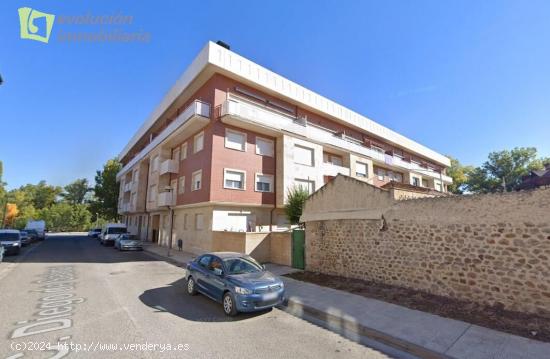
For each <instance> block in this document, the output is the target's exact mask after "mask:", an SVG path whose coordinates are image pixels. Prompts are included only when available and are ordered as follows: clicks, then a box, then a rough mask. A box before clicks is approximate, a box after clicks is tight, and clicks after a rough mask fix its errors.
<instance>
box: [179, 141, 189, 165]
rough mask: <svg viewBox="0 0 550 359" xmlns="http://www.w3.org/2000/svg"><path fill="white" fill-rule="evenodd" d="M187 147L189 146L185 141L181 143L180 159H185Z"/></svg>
mask: <svg viewBox="0 0 550 359" xmlns="http://www.w3.org/2000/svg"><path fill="white" fill-rule="evenodd" d="M187 147H189V144H188V143H187V141H185V142H184V143H182V144H181V152H180V161H183V160H185V159H187Z"/></svg>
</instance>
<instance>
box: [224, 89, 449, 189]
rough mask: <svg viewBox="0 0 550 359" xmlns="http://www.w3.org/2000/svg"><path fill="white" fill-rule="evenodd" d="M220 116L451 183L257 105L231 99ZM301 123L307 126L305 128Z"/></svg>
mask: <svg viewBox="0 0 550 359" xmlns="http://www.w3.org/2000/svg"><path fill="white" fill-rule="evenodd" d="M221 114H222V116H225V115H231V116H236V117H237V118H239V119H241V120H243V121H246V122H249V123H253V124H254V125H256V126H259V127H263V128H268V129H271V130H275V131H281V132H289V133H293V134H296V135H299V136H303V137H306V138H310V139H312V140H313V141H315V142H318V143H323V144H328V145H331V146H334V147H338V148H343V149H345V150H347V151H350V152H355V153H359V154H362V155H363V156H365V157H369V158H372V159H373V160H374V161H376V162H379V163H383V164H386V165H389V166H395V167H400V168H404V169H406V170H408V171H413V172H414V171H415V170H418V173H419V174H421V175H425V176H429V177H432V178H436V179H439V178H440V177H442V178H443V181H444V182H447V183H452V178H451V177H449V176H446V175H440V174H439V172H435V171H427V170H426V169H424V168H422V167H420V166H418V165H416V164H414V163H410V162H406V161H403V160H402V159H401V158H399V157H396V156H392V155H388V154H385V153H383V152H380V151H376V150H374V149H372V148H369V147H366V146H364V145H362V144H361V142H360V141H358V140H356V139H352V138H350V137H347V136H342V135H338V134H337V133H336V132H333V131H330V130H328V129H325V128H321V127H319V126H316V125H313V124H310V123H307V121H306V122H304V121H303V119H302V122H300V123H299V121H298V119H296V118H295V117H292V116H289V115H285V114H282V113H278V112H275V111H272V110H270V109H267V108H263V107H261V106H258V105H254V104H251V103H249V102H245V101H237V100H234V99H231V100H227V101H225V102H224V103H223V105H222V109H221ZM304 123H306V125H305V126H304Z"/></svg>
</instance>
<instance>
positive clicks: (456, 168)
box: [447, 156, 474, 194]
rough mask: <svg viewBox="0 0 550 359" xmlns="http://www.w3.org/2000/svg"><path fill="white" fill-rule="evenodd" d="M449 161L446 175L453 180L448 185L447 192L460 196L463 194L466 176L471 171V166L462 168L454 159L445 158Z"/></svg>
mask: <svg viewBox="0 0 550 359" xmlns="http://www.w3.org/2000/svg"><path fill="white" fill-rule="evenodd" d="M447 157H449V159H450V160H451V166H450V167H449V168H448V169H447V175H448V176H449V177H451V178H452V179H453V183H452V184H450V185H448V189H449V192H451V193H455V194H461V193H463V192H464V189H465V187H466V182H467V181H468V174H469V173H470V172H472V171H473V169H474V168H473V166H463V165H462V164H461V163H460V162H459V161H458V160H457V159H456V158H454V157H451V156H447Z"/></svg>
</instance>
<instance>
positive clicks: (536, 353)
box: [144, 244, 550, 359]
mask: <svg viewBox="0 0 550 359" xmlns="http://www.w3.org/2000/svg"><path fill="white" fill-rule="evenodd" d="M144 249H145V250H146V251H147V252H149V253H151V254H153V255H154V256H157V257H159V258H162V259H164V260H168V261H170V262H173V263H175V264H177V265H180V266H182V265H184V264H185V263H187V261H189V260H191V259H192V258H193V257H194V255H192V254H190V253H186V252H178V251H177V250H174V249H172V250H171V251H170V256H169V257H168V256H167V254H168V249H167V248H164V247H159V246H157V245H155V244H147V245H146V246H145V247H144ZM266 268H267V269H268V270H270V271H272V272H273V273H275V274H277V275H284V274H287V273H291V272H294V271H297V270H296V269H294V268H290V267H286V266H281V265H277V264H269V263H268V264H267V265H266ZM282 278H283V281H284V282H285V286H286V296H287V298H288V303H287V306H286V308H285V310H286V311H287V312H289V313H291V314H293V315H295V316H298V317H304V318H313V319H316V320H318V321H320V322H322V323H324V324H325V325H326V326H327V327H328V328H329V329H331V330H333V331H335V332H338V333H341V334H343V335H344V336H346V337H351V338H354V337H358V336H362V337H366V338H370V339H373V340H375V341H377V342H380V343H382V344H385V345H387V346H390V347H393V348H396V349H398V350H401V351H404V352H407V353H409V354H412V355H414V356H418V357H422V358H457V359H486V358H524V359H531V358H532V359H535V358H536V359H539V358H548V357H549V355H550V354H549V353H550V343H544V342H539V341H535V340H531V339H527V338H523V337H519V336H516V335H512V334H507V333H502V332H498V331H495V330H491V329H487V328H483V327H479V326H477V325H473V324H469V323H465V322H461V321H458V320H454V319H448V318H443V317H440V316H437V315H433V314H429V313H425V312H421V311H417V310H413V309H408V308H405V307H402V306H398V305H395V304H391V303H386V302H382V301H379V300H376V299H370V298H365V297H362V296H358V295H355V294H351V293H348V292H343V291H339V290H336V289H332V288H327V287H321V286H318V285H316V284H311V283H306V282H301V281H297V280H294V279H291V278H287V277H282Z"/></svg>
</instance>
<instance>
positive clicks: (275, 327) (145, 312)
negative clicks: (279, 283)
mask: <svg viewBox="0 0 550 359" xmlns="http://www.w3.org/2000/svg"><path fill="white" fill-rule="evenodd" d="M183 275H184V270H183V268H180V267H177V266H175V265H172V264H170V263H167V262H164V261H161V260H158V259H156V258H153V257H151V256H150V255H148V254H146V253H143V252H118V251H117V250H114V249H113V248H111V247H103V246H101V245H100V244H99V243H98V241H97V240H96V239H91V238H87V237H84V236H76V235H51V236H48V238H47V239H46V240H45V241H43V242H39V243H36V244H34V245H32V246H30V247H27V248H25V250H24V251H23V252H22V254H21V255H20V256H9V257H6V258H5V262H4V263H0V301H1V302H2V306H1V309H0V311H1V313H0V318H2V322H1V323H0V328H1V331H2V333H3V338H4V339H3V341H4V343H2V345H0V356H1V357H11V358H19V357H40V358H51V357H55V358H61V357H64V356H66V355H73V356H75V355H77V356H83V357H87V356H97V355H101V356H111V357H143V358H153V357H174V358H175V357H178V358H181V357H189V358H197V357H200V358H218V357H224V358H228V357H229V358H233V357H235V358H236V357H239V358H243V357H245V358H247V357H259V358H291V357H300V358H302V357H303V358H314V357H315V358H320V357H322V358H338V357H341V358H344V357H345V358H384V357H386V356H385V355H383V354H381V353H379V352H377V351H375V350H373V349H370V348H367V347H365V346H362V345H359V344H356V343H354V342H351V341H349V340H347V339H345V338H343V337H341V336H339V335H337V334H335V333H332V332H330V331H327V330H325V329H323V328H320V327H318V326H315V325H313V324H310V323H309V322H306V321H304V320H302V319H299V318H296V317H294V316H291V315H290V314H287V313H286V312H284V311H281V310H279V309H273V310H272V311H268V312H260V313H255V314H245V315H239V316H237V317H235V318H229V317H226V316H225V315H224V313H223V311H222V308H221V305H220V304H218V303H215V302H213V301H211V300H210V299H207V298H206V297H204V296H202V295H197V296H194V297H190V296H187V295H186V294H185V280H183V279H182V278H183ZM48 349H49V351H48ZM46 351H47V352H46Z"/></svg>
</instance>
